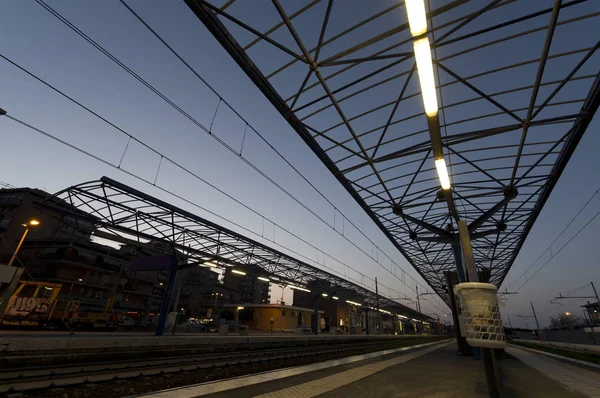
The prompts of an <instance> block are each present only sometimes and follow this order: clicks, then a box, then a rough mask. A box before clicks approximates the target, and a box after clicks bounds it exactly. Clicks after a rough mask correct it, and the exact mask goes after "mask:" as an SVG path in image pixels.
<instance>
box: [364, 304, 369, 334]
mask: <svg viewBox="0 0 600 398" xmlns="http://www.w3.org/2000/svg"><path fill="white" fill-rule="evenodd" d="M365 324H366V325H365V332H366V333H367V336H368V335H369V310H368V309H365Z"/></svg>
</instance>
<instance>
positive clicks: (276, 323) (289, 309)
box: [225, 304, 325, 332]
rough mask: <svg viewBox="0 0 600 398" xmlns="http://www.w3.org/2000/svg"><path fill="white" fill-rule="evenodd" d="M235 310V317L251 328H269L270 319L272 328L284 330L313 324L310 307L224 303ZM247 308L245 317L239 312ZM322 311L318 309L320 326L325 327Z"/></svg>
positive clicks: (312, 314) (309, 326)
mask: <svg viewBox="0 0 600 398" xmlns="http://www.w3.org/2000/svg"><path fill="white" fill-rule="evenodd" d="M225 307H230V308H232V309H233V311H234V312H235V319H236V320H237V321H239V322H240V323H241V324H244V325H246V326H248V327H250V329H252V330H271V320H273V330H278V331H279V330H280V331H284V332H293V331H295V330H296V328H299V327H300V328H301V327H304V328H311V327H312V324H313V316H314V313H313V310H312V309H310V308H302V307H293V306H290V305H279V304H244V305H239V306H237V305H226V306H225ZM245 310H248V311H249V312H247V313H246V319H244V318H245V317H244V315H243V314H242V320H240V313H242V311H245ZM248 314H252V320H248V318H247V317H248ZM324 323H325V320H324V319H323V311H319V325H320V328H321V329H323V328H325V324H324Z"/></svg>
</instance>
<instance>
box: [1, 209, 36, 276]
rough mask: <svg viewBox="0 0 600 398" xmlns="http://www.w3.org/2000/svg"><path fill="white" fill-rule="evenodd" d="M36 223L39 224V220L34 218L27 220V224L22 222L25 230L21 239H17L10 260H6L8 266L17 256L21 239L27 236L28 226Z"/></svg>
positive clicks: (34, 225)
mask: <svg viewBox="0 0 600 398" xmlns="http://www.w3.org/2000/svg"><path fill="white" fill-rule="evenodd" d="M38 225H40V222H39V221H38V220H35V219H33V220H29V222H28V223H27V224H23V226H24V227H25V232H23V236H21V240H20V241H19V244H18V245H17V248H16V249H15V251H14V252H13V255H12V257H11V258H10V261H9V262H8V266H9V267H10V266H11V265H12V263H13V262H14V261H15V258H17V254H18V253H19V250H20V249H21V245H22V244H23V241H24V240H25V237H26V236H27V233H28V232H29V228H30V227H37V226H38Z"/></svg>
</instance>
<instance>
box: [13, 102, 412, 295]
mask: <svg viewBox="0 0 600 398" xmlns="http://www.w3.org/2000/svg"><path fill="white" fill-rule="evenodd" d="M4 116H5V117H6V118H8V119H10V120H12V121H14V122H16V123H19V124H21V125H22V126H25V127H27V128H29V129H31V130H33V131H35V132H37V133H40V134H42V135H44V136H46V137H48V138H50V139H52V140H54V141H56V142H58V143H60V144H62V145H65V146H67V147H69V148H71V149H73V150H75V151H77V152H80V153H82V154H84V155H86V156H88V157H91V158H93V159H94V160H96V161H98V162H101V163H103V164H105V165H107V166H110V167H112V168H115V169H117V170H119V171H121V172H123V173H125V174H127V175H129V176H131V177H133V178H136V179H137V180H139V181H142V182H144V183H146V184H148V185H152V186H154V187H155V188H157V189H159V190H161V191H163V192H165V193H167V194H169V195H171V196H174V197H176V198H177V199H180V200H182V201H184V202H185V203H188V204H190V205H192V206H194V207H197V208H199V209H201V210H203V211H205V212H207V213H209V214H211V215H213V216H215V217H218V218H220V219H222V220H225V221H227V222H229V223H231V224H233V225H235V226H236V227H238V228H241V229H242V230H244V231H246V232H249V233H251V234H253V235H256V236H260V237H261V238H263V239H267V240H268V238H265V237H264V236H261V235H260V234H258V233H257V232H254V231H252V230H251V229H249V228H246V227H244V226H242V225H241V224H239V223H236V222H234V221H232V220H230V219H228V218H226V217H223V216H221V215H219V214H217V213H215V212H213V211H210V210H208V209H206V208H204V207H202V206H200V205H198V204H197V203H194V202H192V201H190V200H188V199H186V198H184V197H182V196H181V195H178V194H176V193H174V192H172V191H170V190H168V189H166V188H163V187H161V186H159V185H156V184H154V183H152V181H150V180H148V179H145V178H143V177H141V176H139V175H137V174H135V173H133V172H130V171H128V170H125V169H124V168H122V167H119V166H118V165H116V164H114V163H111V162H110V161H108V160H106V159H104V158H101V157H100V156H97V155H94V154H92V153H91V152H88V151H86V150H84V149H82V148H80V147H78V146H76V145H73V144H71V143H69V142H67V141H65V140H63V139H60V138H58V137H56V136H54V135H52V134H50V133H48V132H47V131H44V130H41V129H39V128H37V127H35V126H33V125H31V124H29V123H26V122H24V121H22V120H20V119H18V118H16V117H13V116H11V115H9V114H8V113H6V114H5V115H4ZM234 200H235V198H234ZM267 220H268V219H267ZM273 224H274V225H277V224H275V223H273ZM277 226H278V227H279V228H281V229H282V230H283V231H285V232H287V233H289V234H291V235H292V236H294V237H296V238H297V239H300V240H301V241H302V242H304V243H306V244H307V245H310V246H311V247H313V248H315V249H317V250H319V251H320V252H321V253H323V255H327V256H328V257H330V258H331V259H332V260H334V261H336V262H338V263H340V264H341V265H343V266H344V267H346V268H348V269H351V270H353V271H355V272H356V273H358V274H359V275H361V277H362V278H363V279H364V278H366V279H368V280H371V281H374V280H373V279H372V278H370V277H368V276H366V275H364V274H362V273H361V272H360V271H357V270H355V269H354V268H352V267H350V266H348V265H346V264H345V263H343V262H341V261H340V260H338V259H337V258H335V257H333V256H331V255H330V254H328V253H326V252H324V251H322V250H321V249H319V248H318V247H316V246H314V245H312V244H311V243H309V242H306V241H304V240H303V239H302V238H300V237H298V236H297V235H294V234H293V233H292V232H289V231H288V230H286V229H285V228H282V227H280V226H279V225H277ZM271 242H272V243H273V244H275V245H277V246H279V247H281V248H283V249H285V250H287V251H289V252H290V253H293V254H295V255H297V256H300V257H302V258H305V259H306V260H308V261H310V262H313V263H314V260H312V259H311V258H309V257H307V256H305V255H303V254H301V253H298V252H296V251H295V250H293V249H290V248H288V247H286V246H284V245H282V244H280V243H277V242H275V241H271ZM319 266H322V267H324V268H326V269H328V270H330V271H331V272H334V273H336V274H338V275H340V276H341V275H342V274H341V272H339V271H336V270H334V269H332V268H330V267H327V266H326V265H325V264H319ZM344 277H345V278H347V279H350V280H352V281H353V282H355V283H358V284H362V285H364V286H367V285H366V284H365V283H364V282H360V281H357V280H356V279H354V278H351V277H349V276H347V275H344ZM379 285H380V286H381V287H384V288H386V289H388V291H389V292H394V293H398V294H401V293H400V292H398V291H396V290H394V289H392V288H390V287H388V286H386V285H383V284H381V283H380V284H379Z"/></svg>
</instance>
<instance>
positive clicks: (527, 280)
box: [507, 188, 600, 299]
mask: <svg viewBox="0 0 600 398" xmlns="http://www.w3.org/2000/svg"><path fill="white" fill-rule="evenodd" d="M599 193H600V188H598V189H596V190H595V191H594V193H593V194H592V195H591V196H590V198H589V199H588V200H587V201H586V202H585V204H584V205H583V207H581V209H579V211H578V212H577V213H576V214H575V215H574V216H573V218H571V220H570V221H569V223H568V224H567V225H566V226H565V227H564V228H563V229H562V230H561V231H560V233H559V234H558V235H557V236H556V238H555V239H554V240H553V241H552V243H550V245H549V246H548V248H547V249H546V250H544V251H543V252H542V253H541V254H540V255H539V257H538V258H537V259H536V260H535V261H534V262H533V263H532V264H531V265H530V266H529V267H527V269H526V270H525V271H524V272H523V273H522V274H521V275H520V276H519V277H518V278H517V279H515V280H514V281H513V282H512V283H510V284H508V285H507V288H509V289H510V288H513V287H514V286H515V284H517V291H519V290H521V289H522V288H523V286H525V285H526V284H527V283H528V282H529V281H530V280H531V279H532V278H533V277H534V276H535V275H537V273H538V272H540V271H541V270H542V269H543V268H544V267H545V266H546V265H547V264H548V263H549V262H550V261H551V260H552V259H554V257H555V256H556V255H557V254H559V253H560V252H561V251H562V250H563V249H564V248H565V247H566V246H567V245H568V244H569V243H571V241H572V240H573V239H575V238H576V237H577V236H578V235H579V233H581V232H582V231H583V230H584V229H585V228H586V227H587V226H588V225H589V224H590V223H591V222H592V221H594V220H595V219H596V217H597V216H598V215H599V214H600V212H598V213H596V214H595V215H594V216H592V217H591V218H590V219H589V220H588V221H587V222H586V223H585V224H584V225H583V227H581V228H580V229H579V230H578V231H577V232H576V233H575V235H573V236H572V237H571V238H570V239H569V240H568V241H567V242H566V243H565V244H564V245H563V246H561V247H560V248H559V249H558V250H557V251H554V252H553V251H552V246H553V245H554V244H555V243H556V242H557V241H558V240H559V239H560V238H561V237H562V236H563V234H564V233H565V232H566V231H567V229H568V228H569V227H570V226H571V225H572V224H573V222H574V221H575V220H576V219H577V218H578V217H579V215H580V214H581V213H582V212H583V211H584V210H585V208H586V207H587V206H588V205H589V204H590V202H591V201H592V200H593V199H594V197H596V196H597V195H598V194H599ZM546 253H550V258H549V259H548V260H547V261H546V262H545V263H544V264H542V266H541V267H540V268H539V269H538V270H537V271H536V272H535V273H534V274H533V275H532V276H530V277H529V278H527V279H526V280H525V282H524V283H522V284H521V283H519V281H520V280H521V278H523V276H525V275H526V274H527V272H529V270H531V269H532V268H533V267H534V266H535V265H536V264H537V263H538V262H539V261H540V260H541V259H542V257H543V256H544V255H545V254H546ZM509 299H510V298H509Z"/></svg>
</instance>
